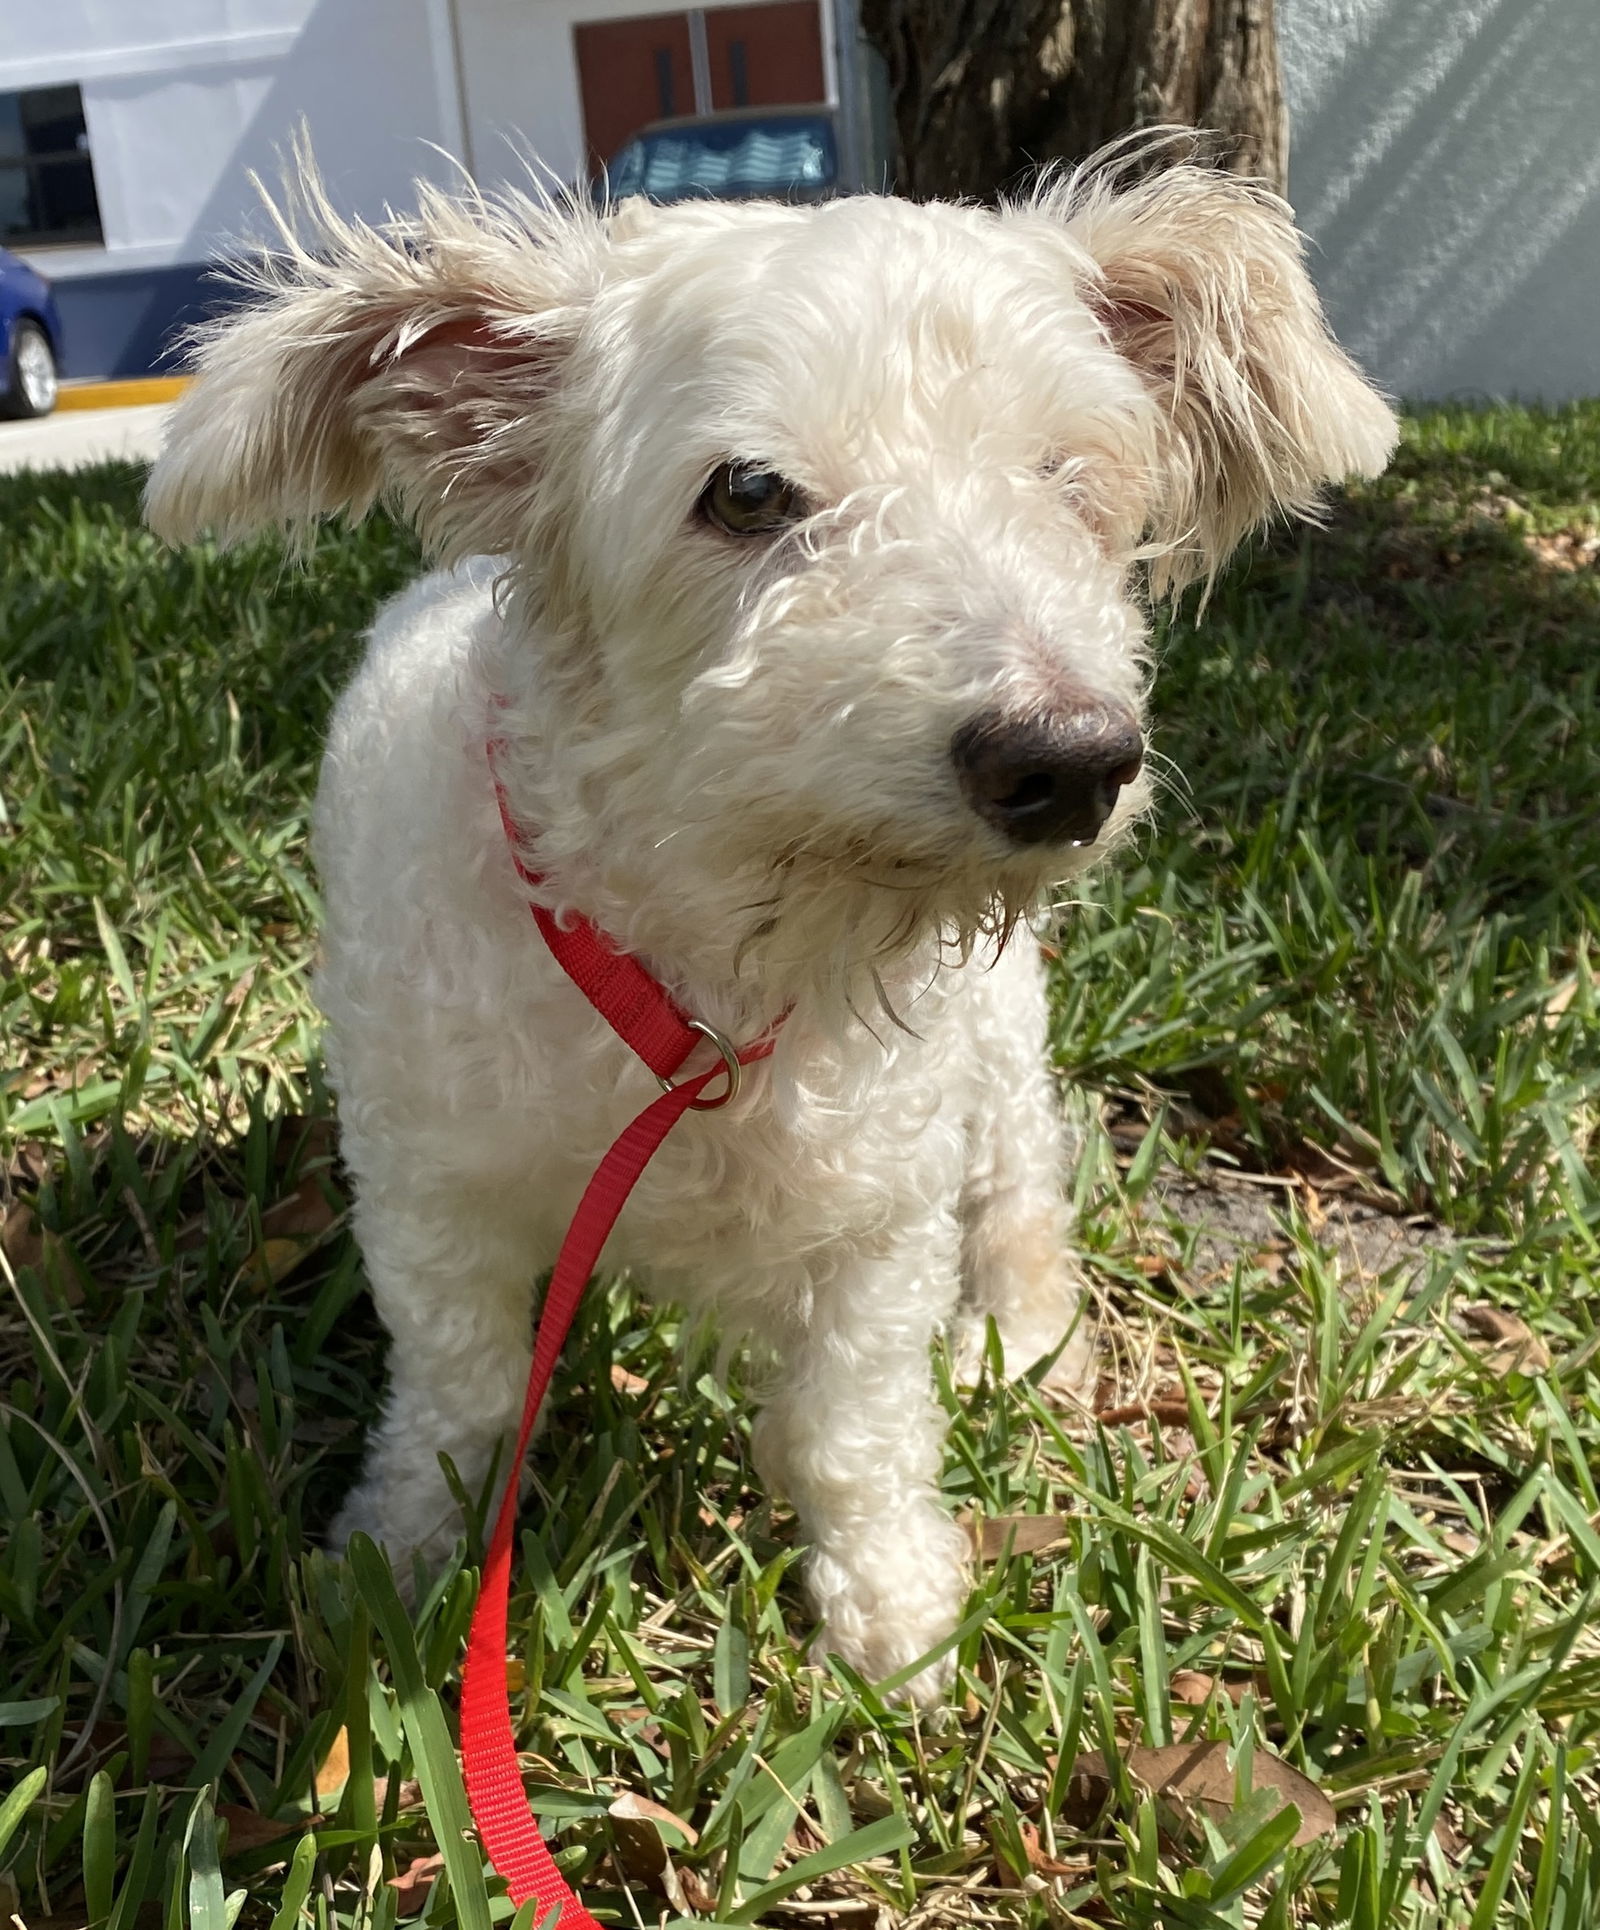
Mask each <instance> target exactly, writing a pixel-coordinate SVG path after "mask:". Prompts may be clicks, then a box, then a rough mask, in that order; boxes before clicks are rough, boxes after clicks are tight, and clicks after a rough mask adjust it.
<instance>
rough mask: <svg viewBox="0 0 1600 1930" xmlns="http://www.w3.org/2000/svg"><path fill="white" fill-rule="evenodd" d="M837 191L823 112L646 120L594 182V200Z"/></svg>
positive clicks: (813, 197)
mask: <svg viewBox="0 0 1600 1930" xmlns="http://www.w3.org/2000/svg"><path fill="white" fill-rule="evenodd" d="M839 192H840V186H839V141H838V129H837V126H836V124H835V115H834V110H833V109H832V108H831V107H822V106H817V107H735V108H729V109H727V110H725V111H724V112H722V113H719V114H695V115H689V116H684V117H682V118H680V119H677V120H670V121H652V122H651V123H650V125H649V126H648V127H646V128H643V129H641V131H640V132H639V133H637V134H635V135H634V137H633V139H632V140H631V141H627V142H625V143H624V144H623V146H622V148H621V149H620V150H619V152H618V153H617V155H616V156H615V158H614V159H613V160H612V162H611V165H610V166H609V167H608V168H607V169H606V171H605V173H604V175H603V176H602V177H601V178H600V180H599V181H597V182H596V183H595V198H596V199H597V200H600V201H607V200H609V201H626V200H628V199H629V197H630V196H633V195H643V196H644V197H645V199H646V200H649V201H659V202H668V201H689V200H693V199H695V198H697V197H698V198H704V199H706V200H711V201H749V200H767V201H825V200H827V199H828V198H829V197H830V196H831V195H835V194H838V193H839Z"/></svg>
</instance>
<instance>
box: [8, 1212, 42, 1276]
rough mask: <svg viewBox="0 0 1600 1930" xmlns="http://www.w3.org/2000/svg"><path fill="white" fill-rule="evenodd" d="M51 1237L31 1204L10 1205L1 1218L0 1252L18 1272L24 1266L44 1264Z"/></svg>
mask: <svg viewBox="0 0 1600 1930" xmlns="http://www.w3.org/2000/svg"><path fill="white" fill-rule="evenodd" d="M49 1237H50V1236H49V1235H48V1234H47V1233H46V1232H45V1230H44V1227H43V1225H42V1224H41V1223H40V1220H39V1215H38V1214H37V1213H35V1212H34V1210H33V1208H32V1207H31V1206H22V1205H16V1206H8V1207H7V1208H6V1211H5V1217H4V1219H0V1253H4V1254H5V1256H6V1258H7V1259H8V1260H9V1261H10V1262H11V1265H12V1267H13V1268H14V1269H15V1270H16V1271H17V1272H18V1273H20V1272H21V1271H22V1269H23V1268H24V1267H40V1266H43V1264H44V1255H45V1245H46V1242H47V1241H48V1239H49Z"/></svg>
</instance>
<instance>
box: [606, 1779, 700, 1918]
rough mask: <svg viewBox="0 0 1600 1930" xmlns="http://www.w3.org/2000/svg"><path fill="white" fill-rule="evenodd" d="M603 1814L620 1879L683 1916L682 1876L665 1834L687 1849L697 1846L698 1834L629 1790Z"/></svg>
mask: <svg viewBox="0 0 1600 1930" xmlns="http://www.w3.org/2000/svg"><path fill="white" fill-rule="evenodd" d="M606 1814H607V1815H608V1816H609V1817H610V1819H611V1841H612V1854H613V1855H614V1856H615V1858H616V1861H617V1866H618V1868H619V1869H620V1870H621V1871H622V1874H623V1876H624V1877H625V1878H626V1879H627V1880H628V1881H629V1882H630V1883H639V1884H642V1885H643V1886H644V1887H645V1888H646V1889H647V1890H653V1891H654V1892H655V1893H656V1895H657V1896H664V1897H665V1898H666V1899H667V1901H668V1903H670V1904H671V1905H672V1907H673V1908H674V1909H675V1910H677V1911H678V1912H679V1913H680V1914H682V1913H684V1912H686V1911H687V1910H688V1909H689V1907H690V1905H689V1898H688V1893H687V1891H686V1890H685V1889H684V1887H683V1875H684V1872H682V1871H681V1870H678V1869H677V1868H675V1867H674V1865H673V1861H672V1855H671V1851H670V1850H669V1849H668V1847H667V1840H666V1835H665V1834H664V1832H666V1831H672V1832H673V1833H674V1834H675V1835H676V1837H677V1839H678V1841H679V1842H680V1843H681V1844H682V1845H684V1846H686V1847H689V1848H692V1847H693V1846H694V1845H695V1844H696V1843H698V1842H699V1840H700V1837H699V1833H698V1832H697V1831H696V1830H695V1829H694V1828H692V1827H691V1825H690V1824H688V1823H686V1822H685V1821H684V1820H683V1818H682V1817H681V1816H677V1815H674V1814H673V1812H672V1811H671V1810H670V1809H664V1808H663V1807H662V1805H661V1804H660V1803H655V1802H652V1801H651V1800H650V1798H649V1797H648V1796H638V1795H635V1794H634V1792H633V1791H632V1790H625V1791H624V1792H623V1793H622V1795H620V1796H619V1797H618V1798H617V1799H616V1801H615V1802H614V1803H612V1804H611V1806H610V1807H609V1808H608V1809H607V1811H606Z"/></svg>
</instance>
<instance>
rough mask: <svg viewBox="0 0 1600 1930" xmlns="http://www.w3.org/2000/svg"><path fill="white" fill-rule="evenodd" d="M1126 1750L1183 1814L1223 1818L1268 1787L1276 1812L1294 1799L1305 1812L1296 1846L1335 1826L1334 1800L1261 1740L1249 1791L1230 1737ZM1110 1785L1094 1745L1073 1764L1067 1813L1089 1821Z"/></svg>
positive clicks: (1134, 1767) (1141, 1776) (1139, 1777)
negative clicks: (1241, 1783) (1232, 1753)
mask: <svg viewBox="0 0 1600 1930" xmlns="http://www.w3.org/2000/svg"><path fill="white" fill-rule="evenodd" d="M1122 1753H1123V1760H1124V1762H1125V1763H1126V1764H1127V1766H1128V1769H1129V1771H1130V1773H1131V1774H1132V1775H1133V1777H1134V1779H1135V1781H1137V1782H1140V1783H1143V1784H1144V1785H1145V1786H1146V1787H1147V1788H1148V1789H1150V1790H1152V1791H1154V1793H1155V1794H1156V1795H1157V1796H1159V1797H1164V1798H1166V1800H1167V1802H1168V1803H1169V1804H1170V1805H1171V1806H1172V1807H1174V1808H1175V1809H1176V1810H1177V1813H1178V1814H1179V1816H1180V1817H1181V1816H1182V1815H1183V1813H1184V1812H1185V1811H1195V1810H1198V1811H1199V1812H1200V1813H1201V1814H1203V1815H1205V1816H1207V1817H1209V1818H1210V1820H1211V1821H1212V1822H1214V1823H1222V1822H1225V1821H1226V1820H1227V1819H1228V1818H1229V1817H1230V1816H1232V1815H1233V1813H1234V1812H1235V1810H1236V1809H1237V1808H1238V1807H1239V1798H1240V1797H1241V1796H1250V1795H1260V1794H1261V1793H1262V1792H1263V1791H1265V1792H1267V1793H1268V1794H1269V1795H1270V1796H1272V1797H1273V1798H1274V1799H1275V1800H1274V1801H1273V1802H1272V1804H1271V1811H1272V1812H1273V1813H1275V1812H1276V1811H1277V1810H1280V1809H1282V1808H1283V1807H1284V1806H1285V1805H1286V1804H1289V1803H1292V1804H1293V1805H1294V1806H1295V1808H1296V1809H1297V1810H1298V1811H1299V1812H1300V1827H1299V1829H1298V1830H1296V1831H1295V1836H1294V1840H1295V1844H1296V1847H1298V1848H1303V1847H1304V1846H1305V1845H1306V1844H1307V1843H1314V1842H1315V1841H1316V1840H1317V1838H1318V1837H1319V1836H1327V1835H1329V1834H1330V1833H1331V1832H1332V1830H1333V1828H1334V1826H1335V1817H1334V1813H1333V1805H1332V1803H1330V1802H1329V1801H1328V1799H1327V1797H1326V1796H1324V1795H1323V1793H1322V1791H1321V1790H1320V1789H1318V1787H1317V1786H1316V1784H1315V1783H1314V1782H1312V1781H1311V1780H1310V1779H1309V1778H1308V1777H1305V1776H1302V1775H1301V1774H1300V1772H1299V1770H1297V1769H1291V1768H1290V1767H1289V1765H1288V1764H1287V1763H1286V1762H1284V1761H1283V1760H1282V1759H1281V1757H1278V1756H1274V1755H1273V1754H1272V1753H1271V1752H1270V1751H1269V1750H1266V1749H1262V1748H1260V1747H1259V1746H1258V1747H1257V1749H1256V1751H1255V1754H1254V1756H1253V1757H1252V1759H1251V1776H1252V1780H1251V1786H1250V1788H1249V1790H1247V1791H1241V1790H1240V1789H1239V1787H1238V1778H1237V1776H1236V1774H1235V1771H1234V1768H1233V1765H1232V1764H1231V1763H1230V1762H1229V1761H1228V1745H1227V1744H1226V1743H1225V1742H1177V1743H1168V1744H1166V1745H1165V1746H1163V1747H1161V1748H1154V1749H1152V1748H1145V1747H1138V1746H1135V1747H1130V1748H1128V1749H1125V1750H1124V1751H1123V1752H1122ZM1110 1791H1111V1777H1110V1773H1109V1771H1108V1769H1107V1767H1106V1759H1105V1757H1104V1756H1102V1755H1101V1754H1100V1752H1099V1751H1098V1750H1088V1751H1086V1752H1085V1753H1084V1754H1083V1755H1081V1756H1079V1758H1078V1760H1077V1762H1076V1763H1075V1764H1074V1766H1073V1771H1072V1780H1071V1782H1070V1783H1069V1784H1068V1790H1067V1808H1066V1812H1065V1813H1068V1814H1069V1815H1070V1816H1071V1817H1072V1819H1073V1820H1076V1821H1081V1822H1083V1823H1084V1824H1087V1823H1089V1822H1090V1821H1092V1820H1093V1818H1094V1817H1095V1816H1097V1815H1098V1814H1099V1812H1100V1810H1101V1809H1102V1808H1103V1807H1104V1805H1105V1801H1106V1798H1107V1796H1108V1795H1109V1794H1110Z"/></svg>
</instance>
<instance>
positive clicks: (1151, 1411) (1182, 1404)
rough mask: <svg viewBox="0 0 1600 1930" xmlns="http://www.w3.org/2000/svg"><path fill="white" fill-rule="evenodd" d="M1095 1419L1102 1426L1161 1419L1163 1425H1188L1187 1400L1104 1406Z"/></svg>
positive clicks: (1125, 1424)
mask: <svg viewBox="0 0 1600 1930" xmlns="http://www.w3.org/2000/svg"><path fill="white" fill-rule="evenodd" d="M1095 1419H1096V1420H1097V1421H1098V1422H1099V1423H1100V1425H1101V1426H1102V1427H1127V1426H1128V1425H1129V1424H1130V1423H1131V1422H1133V1421H1159V1422H1160V1423H1161V1425H1162V1426H1163V1427H1187V1426H1188V1425H1189V1404H1188V1402H1187V1401H1172V1400H1157V1401H1128V1402H1127V1403H1125V1404H1124V1405H1123V1406H1121V1407H1102V1408H1100V1409H1099V1410H1098V1411H1097V1412H1096V1414H1095Z"/></svg>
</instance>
